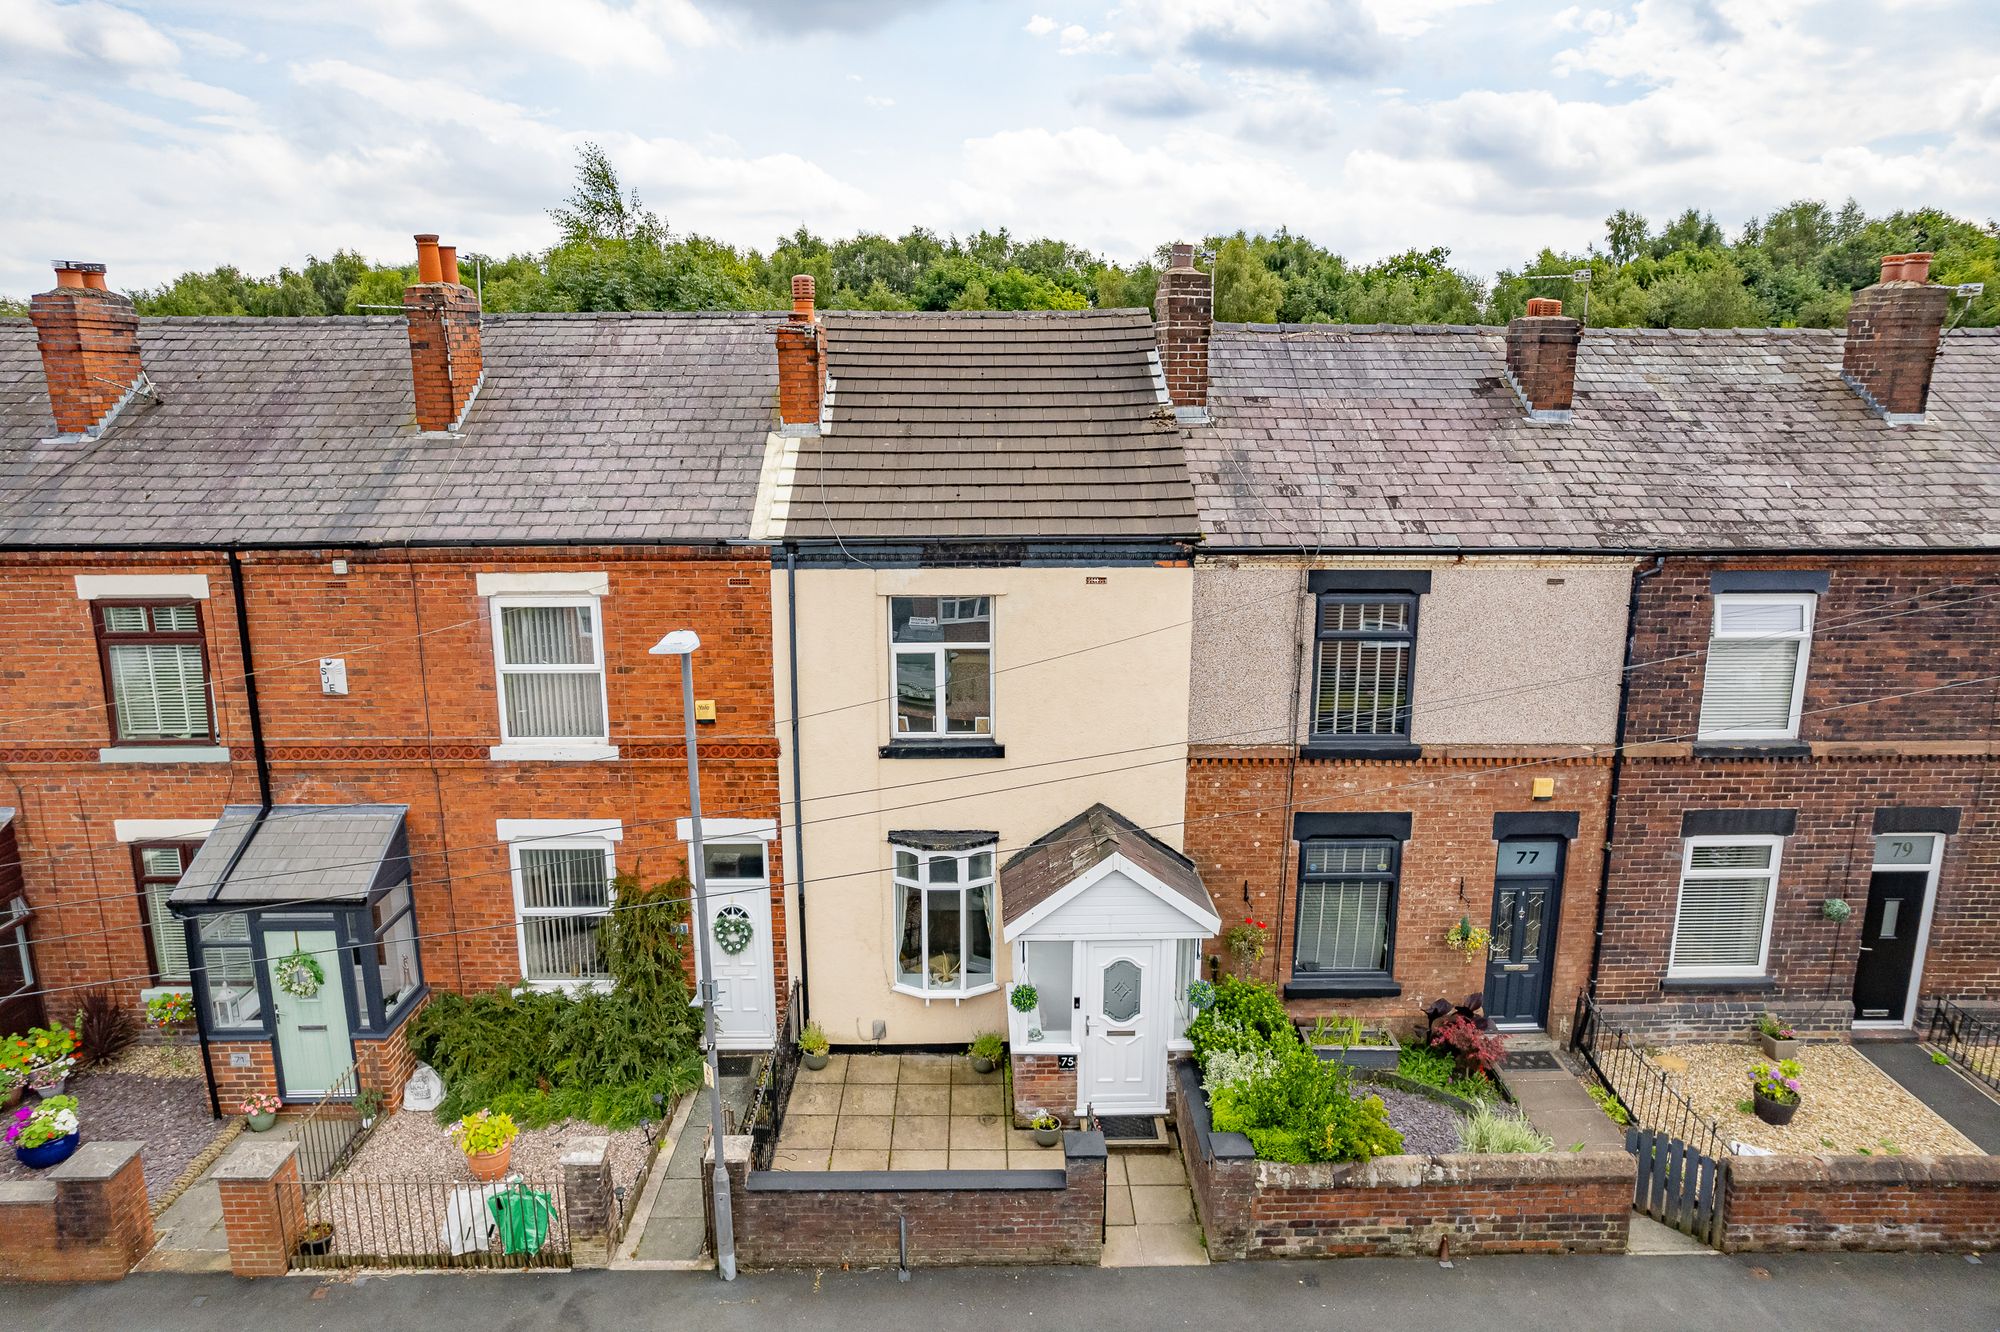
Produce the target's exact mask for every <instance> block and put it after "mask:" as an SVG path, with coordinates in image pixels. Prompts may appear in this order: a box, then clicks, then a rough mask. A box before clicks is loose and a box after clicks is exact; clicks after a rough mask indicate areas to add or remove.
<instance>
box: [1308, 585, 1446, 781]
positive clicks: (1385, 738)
mask: <svg viewBox="0 0 2000 1332" xmlns="http://www.w3.org/2000/svg"><path fill="white" fill-rule="evenodd" d="M1420 600H1421V598H1420V596H1419V594H1418V593H1417V592H1414V591H1404V590H1400V589H1395V590H1383V591H1374V590H1362V589H1351V588H1340V589H1333V590H1329V591H1323V592H1316V593H1314V595H1313V653H1312V696H1311V699H1310V704H1311V706H1310V708H1309V710H1308V713H1307V731H1306V748H1308V749H1314V750H1342V751H1348V750H1381V749H1393V750H1398V751H1402V750H1408V749H1410V747H1411V739H1410V735H1411V718H1412V715H1413V714H1414V712H1415V711H1416V684H1417V616H1418V613H1419V609H1420V607H1419V604H1418V603H1419V602H1420ZM1390 603H1394V604H1397V605H1401V606H1403V607H1404V608H1405V609H1406V610H1407V612H1408V614H1407V618H1406V621H1405V624H1404V627H1403V628H1402V629H1399V630H1385V629H1328V628H1327V627H1326V608H1327V607H1328V606H1329V605H1349V606H1351V605H1367V606H1378V605H1384V604H1390ZM1336 642H1362V643H1371V642H1372V643H1401V644H1404V645H1406V646H1407V647H1408V652H1407V653H1406V654H1405V658H1404V661H1403V682H1402V684H1403V688H1402V694H1403V703H1402V706H1401V707H1400V708H1398V709H1397V713H1398V714H1399V715H1398V717H1397V722H1398V725H1397V727H1396V729H1395V730H1393V731H1369V732H1366V733H1353V734H1345V735H1343V734H1340V733H1337V732H1332V731H1323V730H1321V729H1320V708H1319V701H1320V674H1321V669H1322V665H1323V658H1324V652H1325V649H1324V646H1323V645H1324V644H1327V643H1336Z"/></svg>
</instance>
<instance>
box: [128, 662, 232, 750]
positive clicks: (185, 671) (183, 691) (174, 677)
mask: <svg viewBox="0 0 2000 1332" xmlns="http://www.w3.org/2000/svg"><path fill="white" fill-rule="evenodd" d="M110 657H111V701H112V703H113V705H114V706H115V707H116V708H117V709H118V734H119V735H120V736H121V737H123V738H125V739H129V740H189V739H194V738H197V737H200V736H205V735H207V734H208V686H207V681H206V680H205V679H204V678H203V671H202V664H201V646H200V645H199V644H196V643H151V644H140V643H118V644H113V645H112V646H111V648H110Z"/></svg>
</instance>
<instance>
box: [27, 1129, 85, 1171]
mask: <svg viewBox="0 0 2000 1332" xmlns="http://www.w3.org/2000/svg"><path fill="white" fill-rule="evenodd" d="M82 1140H83V1135H82V1134H81V1133H67V1134H64V1135H63V1136H62V1137H60V1138H54V1139H51V1140H50V1141H48V1142H45V1143H43V1144H42V1145H41V1146H39V1147H16V1148H15V1149H14V1159H15V1160H17V1161H19V1162H20V1163H21V1164H22V1165H24V1166H26V1167H28V1169H30V1170H47V1169H48V1168H49V1167H50V1166H55V1165H61V1164H62V1163H63V1162H64V1161H67V1160H69V1158H70V1156H71V1155H72V1154H73V1153H74V1152H75V1151H76V1149H77V1146H78V1145H79V1144H80V1143H81V1142H82Z"/></svg>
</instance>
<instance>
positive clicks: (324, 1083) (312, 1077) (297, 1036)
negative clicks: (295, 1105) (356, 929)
mask: <svg viewBox="0 0 2000 1332" xmlns="http://www.w3.org/2000/svg"><path fill="white" fill-rule="evenodd" d="M294 935H296V936H297V938H298V942H297V943H296V944H294V943H293V942H292V938H293V936H294ZM299 949H303V950H305V951H306V952H308V953H311V954H312V955H313V959H314V960H315V961H316V962H318V963H319V965H320V969H321V970H322V971H324V972H325V973H326V980H325V981H324V982H323V983H322V984H321V985H320V987H319V993H317V994H315V995H313V996H312V998H310V999H306V998H301V997H300V996H298V995H296V994H287V993H285V991H284V990H283V989H281V988H280V987H279V985H278V975H277V973H278V971H279V969H280V967H281V966H282V964H283V962H284V960H285V959H286V958H287V957H289V956H291V955H292V953H293V952H295V951H297V950H299ZM264 956H265V958H266V961H265V963H264V966H265V968H266V970H268V971H269V972H270V973H271V976H270V979H271V999H272V1006H273V1008H274V1009H275V1010H276V1015H277V1028H278V1083H279V1089H280V1091H281V1092H282V1093H283V1094H284V1096H285V1098H286V1099H287V1100H294V1099H298V1098H302V1097H310V1096H324V1095H325V1094H326V1093H327V1092H328V1091H330V1090H332V1088H333V1084H334V1081H335V1079H337V1078H338V1077H339V1076H340V1075H341V1074H342V1073H345V1072H346V1071H347V1069H348V1066H349V1065H350V1064H352V1063H353V1062H354V1043H353V1041H352V1040H351V1039H350V1035H351V1033H350V1032H349V1031H348V1027H347V976H348V969H347V967H346V966H345V965H344V964H343V962H342V960H341V959H342V956H343V954H342V952H341V948H340V940H339V939H338V938H336V937H335V935H334V933H333V931H332V930H296V931H294V930H288V929H273V930H271V931H269V932H268V933H266V934H265V935H264Z"/></svg>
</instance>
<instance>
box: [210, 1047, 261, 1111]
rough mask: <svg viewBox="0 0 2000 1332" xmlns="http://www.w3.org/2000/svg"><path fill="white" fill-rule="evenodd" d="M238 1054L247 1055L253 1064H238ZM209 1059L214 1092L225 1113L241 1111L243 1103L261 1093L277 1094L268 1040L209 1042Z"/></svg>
mask: <svg viewBox="0 0 2000 1332" xmlns="http://www.w3.org/2000/svg"><path fill="white" fill-rule="evenodd" d="M236 1055H248V1056H249V1057H250V1063H249V1064H248V1065H247V1066H246V1067H243V1068H238V1067H236V1066H235V1064H234V1062H233V1057H234V1056H236ZM208 1061H209V1067H211V1068H213V1069H214V1070H215V1094H216V1096H217V1098H218V1099H219V1100H220V1101H221V1102H222V1113H223V1114H225V1115H234V1114H237V1113H239V1112H240V1107H241V1106H242V1105H243V1103H244V1102H245V1101H247V1100H249V1099H250V1098H251V1097H252V1096H255V1095H257V1094H259V1093H262V1092H268V1093H270V1094H271V1095H273V1096H276V1095H277V1094H278V1069H277V1065H276V1063H275V1062H274V1061H273V1060H272V1058H271V1042H269V1041H261V1040H248V1041H210V1042H209V1044H208Z"/></svg>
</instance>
